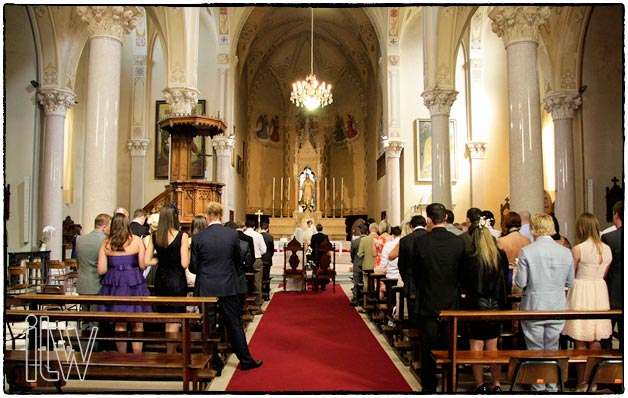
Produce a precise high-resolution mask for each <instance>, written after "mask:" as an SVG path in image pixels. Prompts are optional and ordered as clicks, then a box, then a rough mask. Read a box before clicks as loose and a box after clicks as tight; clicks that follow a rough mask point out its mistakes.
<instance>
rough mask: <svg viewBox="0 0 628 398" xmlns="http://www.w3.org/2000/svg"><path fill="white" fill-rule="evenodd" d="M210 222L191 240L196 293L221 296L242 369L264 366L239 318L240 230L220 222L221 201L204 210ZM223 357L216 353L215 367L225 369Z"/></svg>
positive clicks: (219, 297) (227, 323) (223, 309)
mask: <svg viewBox="0 0 628 398" xmlns="http://www.w3.org/2000/svg"><path fill="white" fill-rule="evenodd" d="M205 213H206V214H207V220H208V222H209V225H208V226H207V229H206V230H204V231H203V232H200V233H198V234H197V235H195V236H194V239H193V240H192V255H191V262H190V272H192V273H193V274H196V283H195V285H194V295H195V296H201V297H218V307H219V309H220V311H221V313H222V315H223V319H224V322H225V325H226V329H227V334H228V336H229V342H230V343H231V347H232V349H233V352H234V353H235V354H236V356H237V357H238V359H239V360H240V368H241V369H242V370H250V369H254V368H257V367H260V366H262V361H261V360H255V359H253V357H252V356H251V353H250V352H249V347H248V344H247V342H246V336H245V335H244V329H243V328H242V321H241V319H240V309H241V301H240V298H239V297H238V275H237V270H236V267H237V266H238V265H239V264H240V262H241V259H240V237H239V236H238V234H237V232H236V231H234V230H232V229H229V228H226V227H224V226H223V225H221V224H220V218H221V217H222V205H221V204H220V203H217V202H210V203H209V204H208V205H207V209H206V211H205ZM209 311H210V313H209V318H210V325H215V315H216V314H215V311H214V309H210V310H209ZM223 366H224V365H223V363H222V360H221V359H220V358H219V357H218V355H215V356H214V369H216V370H217V371H218V372H221V371H222V367H223Z"/></svg>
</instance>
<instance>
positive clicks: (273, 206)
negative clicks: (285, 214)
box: [272, 177, 275, 217]
mask: <svg viewBox="0 0 628 398" xmlns="http://www.w3.org/2000/svg"><path fill="white" fill-rule="evenodd" d="M272 208H273V217H275V177H273V205H272Z"/></svg>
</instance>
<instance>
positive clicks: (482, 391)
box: [475, 384, 488, 394]
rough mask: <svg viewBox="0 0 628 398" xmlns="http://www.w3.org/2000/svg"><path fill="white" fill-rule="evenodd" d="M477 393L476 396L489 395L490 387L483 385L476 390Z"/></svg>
mask: <svg viewBox="0 0 628 398" xmlns="http://www.w3.org/2000/svg"><path fill="white" fill-rule="evenodd" d="M475 393H476V394H487V393H488V386H487V385H486V384H482V385H481V386H479V387H478V388H476V389H475Z"/></svg>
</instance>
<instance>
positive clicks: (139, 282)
mask: <svg viewBox="0 0 628 398" xmlns="http://www.w3.org/2000/svg"><path fill="white" fill-rule="evenodd" d="M144 268H145V265H144V244H143V243H142V240H141V239H140V237H139V236H136V235H133V233H131V228H130V225H129V218H128V217H127V216H125V215H124V214H120V213H117V214H114V216H113V218H112V219H111V228H110V232H109V237H108V238H107V239H105V240H104V241H103V243H102V245H101V246H100V251H99V252H98V274H100V275H104V277H103V279H102V281H101V285H102V287H101V288H100V295H101V296H148V295H149V292H148V288H147V287H146V280H145V279H144V275H142V271H143V270H144ZM98 310H99V311H112V312H150V311H151V307H150V306H142V305H126V304H114V305H102V304H101V305H99V306H98ZM115 330H116V331H126V330H127V324H126V323H122V322H120V323H116V326H115ZM133 331H134V332H142V331H144V325H143V324H142V323H140V322H136V323H134V324H133ZM131 345H132V347H133V352H135V353H141V352H142V343H141V342H133V343H131ZM116 346H117V347H118V351H119V352H126V349H127V344H126V342H118V343H116Z"/></svg>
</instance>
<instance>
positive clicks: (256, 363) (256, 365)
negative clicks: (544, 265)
mask: <svg viewBox="0 0 628 398" xmlns="http://www.w3.org/2000/svg"><path fill="white" fill-rule="evenodd" d="M260 366H262V360H261V359H258V360H257V361H253V362H251V363H250V364H248V365H245V364H243V363H241V364H240V369H242V370H251V369H255V368H259V367H260Z"/></svg>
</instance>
